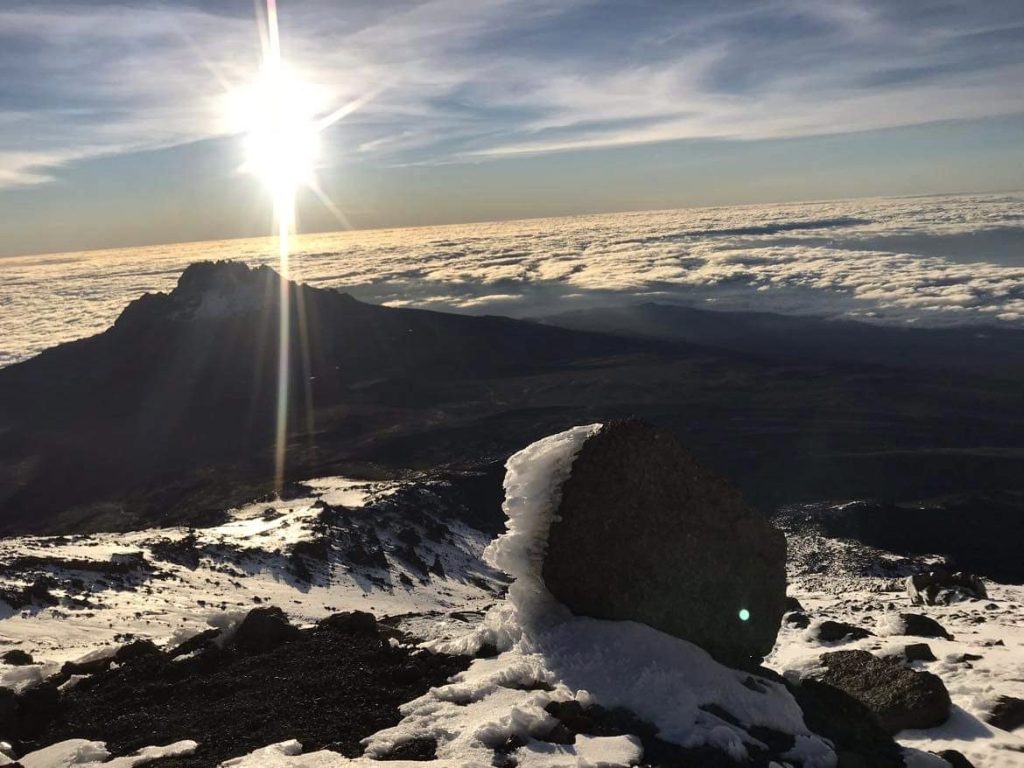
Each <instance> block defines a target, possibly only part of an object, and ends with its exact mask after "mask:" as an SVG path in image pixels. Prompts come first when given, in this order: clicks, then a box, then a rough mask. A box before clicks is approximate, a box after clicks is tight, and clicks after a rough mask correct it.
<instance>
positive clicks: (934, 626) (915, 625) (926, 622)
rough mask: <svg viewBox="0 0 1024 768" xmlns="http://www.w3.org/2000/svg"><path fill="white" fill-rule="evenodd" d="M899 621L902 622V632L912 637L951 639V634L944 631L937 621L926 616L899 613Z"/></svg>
mask: <svg viewBox="0 0 1024 768" xmlns="http://www.w3.org/2000/svg"><path fill="white" fill-rule="evenodd" d="M900 621H902V622H903V634H905V635H913V636H914V637H942V638H945V639H946V640H952V639H953V636H952V635H951V634H949V632H947V631H946V629H945V627H943V626H942V625H941V624H939V622H937V621H936V620H935V619H933V618H930V617H928V616H922V615H921V614H919V613H901V614H900Z"/></svg>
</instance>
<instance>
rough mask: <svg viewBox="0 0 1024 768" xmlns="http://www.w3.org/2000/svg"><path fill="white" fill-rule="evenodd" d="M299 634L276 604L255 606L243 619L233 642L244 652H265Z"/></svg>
mask: <svg viewBox="0 0 1024 768" xmlns="http://www.w3.org/2000/svg"><path fill="white" fill-rule="evenodd" d="M298 636H299V630H298V628H297V627H294V626H292V624H291V623H290V622H289V621H288V617H287V616H285V615H284V611H282V610H281V609H280V608H278V607H276V606H271V607H270V608H253V609H252V610H251V611H249V613H248V614H247V615H246V617H245V618H244V619H242V623H241V624H239V625H238V629H236V630H235V635H234V637H233V638H231V642H232V643H233V644H234V646H235V647H236V648H238V650H240V651H242V652H243V653H263V652H265V651H269V650H270V649H272V648H276V647H277V646H279V645H281V644H282V643H288V642H291V641H292V640H294V639H295V638H296V637H298Z"/></svg>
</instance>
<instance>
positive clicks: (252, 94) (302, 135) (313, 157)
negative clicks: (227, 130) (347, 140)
mask: <svg viewBox="0 0 1024 768" xmlns="http://www.w3.org/2000/svg"><path fill="white" fill-rule="evenodd" d="M317 106H318V105H317V99H316V97H315V95H314V93H313V92H312V89H311V88H310V87H309V86H308V85H306V84H305V83H304V82H303V81H302V79H301V78H299V77H297V76H296V75H295V74H294V73H292V72H291V71H290V70H289V69H288V68H287V67H285V66H284V64H283V63H282V62H280V61H279V60H267V61H265V62H264V63H263V66H262V67H261V70H260V73H259V76H258V77H257V79H256V80H255V81H254V82H253V83H252V84H250V85H249V86H246V87H245V88H243V89H240V90H239V91H237V92H236V93H235V94H234V95H233V99H232V104H231V107H230V109H231V117H230V119H231V121H232V123H234V124H235V126H236V127H237V128H238V129H239V133H241V134H242V137H243V146H244V151H245V159H244V162H243V164H242V170H243V171H245V172H247V173H250V174H252V175H253V176H255V177H256V178H258V179H259V180H260V181H261V182H262V183H263V185H264V186H265V187H266V188H267V190H268V191H269V192H270V194H271V196H272V197H273V199H274V203H275V208H280V206H281V205H284V206H288V205H289V202H291V204H293V203H294V198H295V194H296V192H297V190H298V189H299V188H300V187H302V186H313V185H314V184H315V176H314V171H315V168H316V162H317V158H318V155H319V150H320V137H319V125H318V121H317V111H318V110H317ZM281 212H282V211H281V210H278V213H279V214H280V213H281Z"/></svg>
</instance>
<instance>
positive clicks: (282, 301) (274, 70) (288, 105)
mask: <svg viewBox="0 0 1024 768" xmlns="http://www.w3.org/2000/svg"><path fill="white" fill-rule="evenodd" d="M255 2H256V11H257V12H256V17H257V25H258V29H259V36H260V46H261V52H262V56H261V62H260V68H259V75H258V77H257V78H256V79H255V81H254V82H253V83H251V84H249V86H247V87H245V88H238V89H235V90H234V91H233V92H231V93H230V94H229V104H228V112H229V114H228V116H227V117H228V120H229V122H230V123H231V124H232V126H233V130H235V131H236V132H238V133H241V134H243V136H244V146H245V161H244V162H243V164H242V170H244V171H246V172H248V173H250V174H252V175H254V176H256V177H257V178H259V179H260V181H261V182H262V183H263V184H264V185H265V186H266V188H267V191H268V192H269V195H270V199H271V202H272V207H273V215H274V230H275V235H276V237H277V260H278V273H279V275H280V287H279V295H278V304H279V307H280V315H279V318H278V334H279V336H278V365H277V407H276V416H275V443H274V485H275V487H276V489H277V490H278V491H280V490H281V488H282V487H283V485H284V481H285V476H286V470H287V466H286V462H287V458H288V457H287V453H288V430H289V423H288V420H289V414H290V412H291V411H290V398H291V392H290V389H291V385H292V383H293V382H292V378H293V377H292V374H291V368H292V363H293V359H292V358H293V357H294V355H293V354H292V350H291V337H292V330H293V329H292V321H293V315H294V314H295V313H294V312H293V307H292V299H293V295H292V294H293V291H292V290H291V289H290V287H289V286H290V284H289V280H290V278H291V275H292V264H291V259H292V254H291V245H292V237H293V236H294V234H295V232H296V200H297V195H298V191H299V190H300V189H301V188H308V189H310V190H311V191H312V192H313V193H314V194H315V195H316V197H317V198H318V199H319V200H320V202H321V203H322V204H323V205H324V207H325V208H326V209H327V210H328V211H330V212H331V214H332V215H333V216H334V217H335V218H336V219H337V220H338V222H339V223H340V224H341V225H342V226H343V227H344V228H346V229H351V224H350V222H349V221H348V219H347V218H346V216H345V215H344V213H343V212H342V211H341V210H340V209H339V208H338V207H337V206H336V205H335V204H334V202H333V201H332V200H331V199H330V197H329V196H328V195H327V194H326V193H325V192H324V190H323V188H322V187H321V186H320V184H319V182H318V181H317V179H316V173H315V168H316V164H317V160H318V156H319V151H320V134H321V133H322V132H323V131H324V130H326V129H327V128H329V127H330V126H332V125H334V124H335V123H337V122H338V121H339V120H342V119H344V118H345V117H347V116H348V115H351V114H352V113H353V112H356V111H357V110H359V109H360V108H361V107H363V106H364V105H365V104H366V103H367V102H369V101H370V100H371V99H373V98H374V97H375V96H376V95H377V93H378V92H379V90H377V91H369V92H368V93H367V94H366V95H364V96H361V97H359V98H357V99H353V100H351V101H348V102H346V103H345V104H342V105H341V106H339V107H337V108H335V109H331V110H324V109H321V108H320V107H321V105H320V104H319V103H318V102H319V100H318V98H317V93H316V91H315V89H313V88H312V87H311V86H310V85H309V84H308V83H307V82H305V81H304V80H303V78H301V77H300V76H299V75H298V74H297V73H296V72H294V71H293V70H292V69H291V68H290V67H288V66H287V65H286V63H285V61H284V57H283V55H282V47H281V33H280V26H279V22H278V7H277V0H255ZM295 298H296V300H298V299H299V298H301V297H300V296H299V295H298V293H296V295H295ZM294 309H297V310H300V312H301V310H302V307H301V306H299V305H298V304H296V307H295V308H294ZM298 319H299V324H300V326H301V325H302V324H303V322H304V318H302V317H299V318H298ZM299 331H300V333H301V334H303V335H305V334H308V329H305V328H299ZM308 394H309V393H308V392H307V395H308ZM307 400H308V397H307ZM306 408H307V409H309V408H312V403H311V402H307V403H306ZM311 419H312V415H311V413H310V414H307V427H308V425H309V424H311Z"/></svg>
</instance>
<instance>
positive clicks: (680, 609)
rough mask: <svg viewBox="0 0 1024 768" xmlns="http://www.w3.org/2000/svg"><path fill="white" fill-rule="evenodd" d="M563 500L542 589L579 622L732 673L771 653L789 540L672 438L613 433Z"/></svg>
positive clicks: (584, 458)
mask: <svg viewBox="0 0 1024 768" xmlns="http://www.w3.org/2000/svg"><path fill="white" fill-rule="evenodd" d="M558 490H559V493H560V499H561V500H560V503H559V505H558V509H557V512H556V514H555V517H554V521H553V523H552V525H551V529H550V531H549V533H548V537H547V554H546V557H545V558H544V564H543V578H544V583H545V584H546V586H547V588H548V589H549V590H550V591H551V593H552V594H553V595H554V596H555V597H556V598H557V599H558V600H559V601H560V602H561V603H563V604H564V605H566V606H567V607H568V608H569V609H570V610H572V611H573V612H574V613H576V614H577V615H583V616H593V617H595V618H601V619H617V620H633V621H638V622H642V623H644V624H647V625H648V626H651V627H654V628H655V629H659V630H661V631H663V632H666V633H668V634H671V635H674V636H676V637H680V638H683V639H684V640H688V641H690V642H692V643H695V644H697V645H699V646H700V647H702V648H704V649H705V650H706V651H708V653H710V654H711V655H712V656H714V657H715V658H716V659H718V660H719V661H722V662H724V663H726V664H730V665H733V666H746V665H749V664H751V663H753V664H755V665H756V664H758V663H760V661H761V659H762V658H763V657H764V656H765V655H767V654H768V653H770V652H771V650H772V647H773V646H774V644H775V638H776V635H777V634H778V631H779V624H780V622H781V619H782V615H783V613H784V611H785V608H786V542H785V539H784V538H783V535H782V534H781V533H780V532H779V531H778V530H777V529H775V528H774V527H773V526H772V525H771V523H770V522H768V521H767V520H766V519H765V518H764V516H762V515H761V514H759V513H757V512H755V511H753V510H752V509H750V508H749V507H748V506H747V505H746V504H745V503H744V502H743V500H742V498H741V497H740V495H739V493H737V492H736V491H735V490H734V489H732V488H731V487H729V485H728V484H727V483H726V482H725V481H724V480H722V479H721V478H719V477H717V476H716V475H714V474H713V473H711V472H709V471H708V470H706V469H705V468H704V467H702V466H701V465H700V464H698V463H697V462H696V461H695V460H694V458H693V456H691V455H690V454H689V453H688V452H687V451H686V450H685V449H684V448H683V447H682V446H681V445H680V444H679V442H678V441H677V440H676V439H675V438H674V437H673V436H672V435H671V434H669V433H668V432H665V431H662V430H659V429H656V428H654V427H652V426H650V425H649V424H645V423H643V422H640V421H636V420H629V421H619V422H612V423H610V424H606V425H605V426H604V427H603V428H602V429H601V430H599V431H597V432H595V433H594V434H593V435H590V436H589V437H588V438H587V439H586V441H585V442H584V443H583V445H582V447H581V448H580V450H579V453H578V454H577V456H576V458H575V460H574V461H573V464H572V469H571V472H570V473H569V474H568V476H567V477H566V478H565V481H564V482H563V483H562V484H561V487H560V488H559V489H558Z"/></svg>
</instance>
